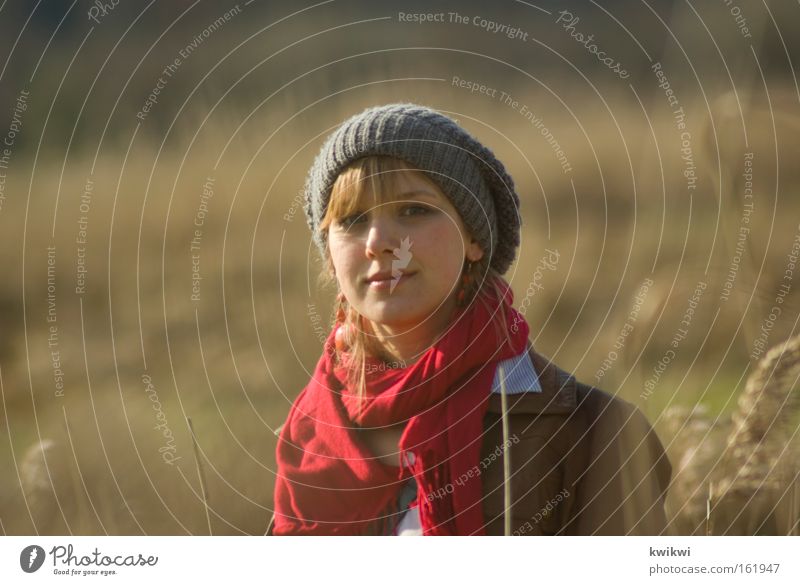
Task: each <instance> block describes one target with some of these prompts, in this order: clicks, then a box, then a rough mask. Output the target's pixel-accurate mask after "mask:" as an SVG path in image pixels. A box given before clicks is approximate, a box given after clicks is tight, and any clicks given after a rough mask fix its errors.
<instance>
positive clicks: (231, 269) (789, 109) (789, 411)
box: [0, 0, 800, 534]
mask: <svg viewBox="0 0 800 585" xmlns="http://www.w3.org/2000/svg"><path fill="white" fill-rule="evenodd" d="M420 14H426V15H430V17H429V18H421V17H419V16H411V15H420ZM798 63H800V6H798V5H797V4H796V3H790V2H783V1H767V0H765V1H764V2H762V3H745V2H743V1H742V0H733V1H730V2H729V1H727V0H725V1H720V2H710V3H689V2H682V1H675V2H671V1H667V0H665V1H660V2H646V1H644V0H642V2H639V3H632V2H622V1H621V0H620V1H610V0H603V1H599V2H577V1H561V2H556V1H552V0H549V1H548V0H542V1H535V2H517V1H510V0H508V1H502V2H497V3H493V4H491V5H489V4H486V3H481V2H454V1H450V2H445V1H434V2H393V3H389V2H374V1H373V2H366V1H364V2H349V1H344V0H329V1H323V2H317V3H310V2H288V1H284V2H274V1H262V0H251V1H243V0H242V1H240V2H238V3H235V2H225V1H218V2H211V1H205V2H202V1H196V2H189V1H175V2H155V1H153V2H142V1H139V2H134V1H132V0H118V1H117V0H113V1H111V0H109V1H107V2H101V1H97V2H88V1H86V0H80V1H74V2H66V1H56V0H41V1H40V2H37V3H32V2H24V1H22V0H16V1H15V0H6V1H3V2H2V3H0V141H2V143H1V144H0V237H2V246H0V259H1V261H2V279H0V398H2V400H1V401H0V402H1V405H2V416H0V436H2V437H3V438H2V439H1V440H0V466H2V467H1V469H2V474H0V529H2V532H3V533H4V534H32V533H38V534H209V533H212V534H263V533H264V531H265V530H266V528H267V523H268V521H269V517H270V516H271V512H272V510H271V505H272V485H273V483H274V478H275V475H274V474H275V470H274V455H273V454H274V449H275V442H276V437H275V434H274V431H275V429H276V428H277V427H278V426H279V425H280V424H281V423H282V422H283V420H284V419H285V417H286V414H287V413H288V410H289V406H290V404H291V402H292V401H293V400H294V398H295V397H296V396H297V394H298V393H299V392H300V390H301V389H302V388H303V386H304V385H305V384H306V383H307V381H308V379H309V377H310V375H311V372H312V371H313V368H314V366H315V364H316V362H317V360H318V359H319V357H320V353H321V350H322V342H323V341H324V339H325V337H326V336H327V334H328V331H329V329H330V324H331V306H332V300H333V296H334V294H335V291H333V290H330V289H325V288H320V287H319V286H318V284H317V277H318V274H319V272H320V269H321V264H320V262H319V259H318V257H317V255H316V250H315V248H314V247H313V244H312V242H311V238H310V233H309V231H308V227H307V225H306V222H305V217H304V215H303V208H302V187H303V181H304V178H305V173H306V171H307V169H308V167H309V166H310V164H311V162H312V160H313V157H314V155H315V154H316V152H317V150H318V149H319V147H320V146H321V144H322V141H323V140H324V137H325V136H326V135H327V134H328V133H329V132H330V131H331V130H332V129H333V128H334V127H335V126H336V125H337V124H338V123H340V122H341V121H342V120H343V119H344V118H346V117H347V116H349V115H351V114H354V113H356V112H359V111H361V110H362V109H364V108H365V107H368V106H371V105H376V104H382V103H388V102H394V101H412V102H417V103H421V104H425V105H428V106H431V107H434V108H437V109H439V110H441V111H443V112H446V113H448V114H449V115H450V116H452V117H453V118H456V119H457V120H458V121H459V123H460V124H462V125H463V126H464V127H465V128H467V129H468V130H469V131H470V132H472V133H474V134H475V135H476V136H477V137H478V138H479V139H480V140H481V141H482V142H484V143H485V144H486V145H488V146H490V147H491V148H492V149H493V150H494V151H495V152H496V153H497V155H498V156H499V158H500V159H501V160H502V161H503V162H504V164H505V165H506V167H507V168H508V169H509V170H510V172H511V174H512V175H513V176H514V179H515V181H516V183H517V191H518V193H519V194H520V198H521V200H522V216H523V223H524V225H523V234H522V246H521V248H520V253H519V257H518V260H517V262H516V263H515V264H514V266H513V267H512V268H511V270H510V271H509V272H508V274H507V275H506V277H507V278H508V280H509V281H510V283H511V284H512V287H513V289H514V291H515V304H516V306H517V307H518V308H519V309H520V310H521V311H523V312H524V313H525V316H526V318H527V319H528V321H529V323H530V325H531V339H532V341H533V343H534V345H535V346H536V347H537V349H538V351H539V352H541V353H543V354H544V355H547V356H549V357H551V358H552V359H553V360H554V361H555V362H556V363H558V364H559V365H560V366H561V367H563V368H564V369H567V370H569V371H572V372H574V374H575V375H576V376H577V377H578V378H579V379H581V380H582V381H585V382H587V383H591V384H594V385H597V386H599V387H601V388H603V389H605V390H606V391H609V392H612V393H616V394H618V395H619V396H620V397H622V398H624V399H626V400H628V401H630V402H633V403H634V404H636V405H637V406H638V407H639V408H641V409H642V410H643V411H644V412H645V414H646V415H647V416H648V418H649V419H650V421H651V422H652V423H653V425H654V426H655V428H656V430H657V431H658V433H659V436H660V437H661V439H662V442H663V443H664V445H665V446H666V448H667V451H668V453H669V456H670V460H671V461H672V464H673V468H674V479H673V486H672V489H671V491H670V499H669V513H670V518H671V520H672V523H671V529H672V530H673V531H674V532H675V533H676V534H692V533H694V534H706V533H713V534H797V533H798V532H799V531H800V528H799V527H798V521H799V520H800V489H799V488H798V481H797V472H798V445H800V440H798V433H797V429H798V424H800V418H799V416H798V411H800V406H798V401H797V390H796V386H797V379H798V376H799V375H800V347H798V344H797V342H796V341H797V340H792V338H793V336H795V335H796V334H797V324H798V306H799V304H798V299H799V297H798V290H800V267H797V266H796V262H797V259H798V256H799V255H800V197H799V196H798V195H799V194H800V193H799V192H800V165H799V164H798V158H797V157H798V152H800V91H799V90H798V81H797V72H796V70H795V69H796V66H797V64H798ZM554 255H555V257H557V261H555V262H553V260H552V258H553V257H554ZM787 340H789V341H788V343H787V344H786V345H781V344H783V343H784V342H786V341H787ZM776 346H778V347H777V349H773V350H772V352H770V348H774V347H776ZM189 420H191V427H190V424H189V422H188V421H189ZM190 429H193V433H192V432H191V430H190ZM707 509H708V510H711V513H710V514H709V515H707V513H706V511H707Z"/></svg>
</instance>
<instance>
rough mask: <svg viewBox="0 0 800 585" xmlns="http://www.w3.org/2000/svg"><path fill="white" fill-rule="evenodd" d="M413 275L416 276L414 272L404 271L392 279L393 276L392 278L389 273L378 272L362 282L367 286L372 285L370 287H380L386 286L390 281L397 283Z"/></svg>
mask: <svg viewBox="0 0 800 585" xmlns="http://www.w3.org/2000/svg"><path fill="white" fill-rule="evenodd" d="M414 274H416V273H415V272H404V271H401V272H400V274H399V275H398V276H397V277H394V276H392V273H391V272H378V273H376V274H373V275H372V276H368V277H367V278H366V279H365V280H364V282H366V283H367V284H369V285H372V286H379V285H382V284H385V285H388V284H389V283H390V282H392V281H398V282H399V281H400V280H401V279H402V280H405V279H406V278H408V277H409V276H413V275H414Z"/></svg>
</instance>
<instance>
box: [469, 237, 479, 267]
mask: <svg viewBox="0 0 800 585" xmlns="http://www.w3.org/2000/svg"><path fill="white" fill-rule="evenodd" d="M466 255H467V260H469V261H470V262H477V261H478V260H480V259H481V258H483V248H481V246H480V244H479V243H478V242H477V240H475V239H474V238H473V239H472V240H471V241H470V243H469V244H468V245H467V250H466Z"/></svg>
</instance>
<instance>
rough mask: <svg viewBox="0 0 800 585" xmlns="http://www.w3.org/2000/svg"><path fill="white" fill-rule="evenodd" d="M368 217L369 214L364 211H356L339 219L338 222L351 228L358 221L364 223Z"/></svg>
mask: <svg viewBox="0 0 800 585" xmlns="http://www.w3.org/2000/svg"><path fill="white" fill-rule="evenodd" d="M366 218H367V214H366V213H364V212H358V213H354V214H352V215H348V216H347V217H343V218H341V219H339V220H337V222H336V223H338V224H339V225H340V226H341V227H343V228H349V227H351V226H353V225H355V224H357V223H363V222H364V221H365V220H366Z"/></svg>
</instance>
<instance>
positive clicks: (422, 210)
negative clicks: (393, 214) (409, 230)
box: [400, 205, 433, 216]
mask: <svg viewBox="0 0 800 585" xmlns="http://www.w3.org/2000/svg"><path fill="white" fill-rule="evenodd" d="M429 213H433V208H432V207H430V206H428V205H406V206H405V207H403V209H402V210H401V211H400V214H401V215H403V216H411V215H428V214H429Z"/></svg>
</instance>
